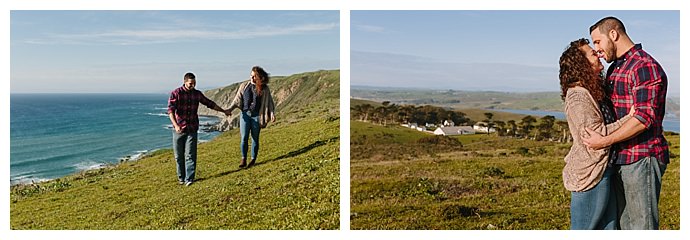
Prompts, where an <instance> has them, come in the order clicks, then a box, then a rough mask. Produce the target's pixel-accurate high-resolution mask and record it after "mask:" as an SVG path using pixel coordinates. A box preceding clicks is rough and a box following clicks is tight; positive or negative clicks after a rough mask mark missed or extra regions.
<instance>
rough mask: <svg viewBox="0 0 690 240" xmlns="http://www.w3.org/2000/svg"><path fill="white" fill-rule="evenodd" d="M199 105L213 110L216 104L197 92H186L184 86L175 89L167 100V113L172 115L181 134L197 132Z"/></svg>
mask: <svg viewBox="0 0 690 240" xmlns="http://www.w3.org/2000/svg"><path fill="white" fill-rule="evenodd" d="M199 103H201V104H204V105H206V106H207V107H208V108H211V109H213V108H214V107H215V106H216V103H215V102H213V101H211V100H209V99H208V98H206V96H204V94H203V93H201V91H199V90H196V89H194V90H191V91H189V90H187V89H185V87H184V86H182V87H179V88H176V89H175V90H173V91H172V92H171V93H170V98H169V99H168V113H174V114H175V119H177V124H178V125H180V128H182V132H187V133H193V132H196V131H198V130H199V115H197V110H198V109H199Z"/></svg>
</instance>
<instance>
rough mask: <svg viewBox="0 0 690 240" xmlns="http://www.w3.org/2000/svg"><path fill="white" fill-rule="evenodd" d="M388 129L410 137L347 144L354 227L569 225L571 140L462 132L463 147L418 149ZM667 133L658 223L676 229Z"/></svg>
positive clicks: (355, 128)
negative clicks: (565, 173)
mask: <svg viewBox="0 0 690 240" xmlns="http://www.w3.org/2000/svg"><path fill="white" fill-rule="evenodd" d="M351 128H352V129H351V138H352V139H357V138H358V137H359V135H358V134H356V133H360V132H366V131H372V132H385V131H391V129H390V128H384V127H381V126H376V125H371V124H368V125H367V124H354V122H352V123H351ZM388 134H392V135H394V136H397V135H401V136H406V137H405V139H407V140H401V141H397V142H396V141H393V140H391V141H388V142H386V143H380V144H370V143H367V144H364V145H361V144H357V143H351V144H350V147H351V153H350V155H351V158H352V159H351V163H350V174H351V175H350V177H351V189H350V195H351V200H350V204H351V205H350V206H351V213H350V220H351V223H350V224H351V228H352V229H568V228H569V225H570V224H569V219H570V216H569V201H570V193H569V192H568V191H567V190H565V188H564V187H563V182H562V178H561V171H562V168H563V157H564V156H565V154H566V153H567V152H568V150H569V148H570V146H569V145H567V144H556V143H551V142H536V141H531V140H520V139H510V138H499V137H497V136H495V135H465V136H458V137H456V138H458V139H459V140H460V142H462V145H463V146H462V147H461V148H443V147H440V146H426V147H424V149H432V150H429V151H420V147H419V146H418V145H419V144H417V143H416V142H415V141H414V139H415V137H414V136H407V135H408V134H410V135H411V134H412V133H407V132H404V133H403V132H402V131H401V133H398V134H397V135H396V133H394V132H389V133H388ZM417 134H418V135H419V136H418V137H419V138H421V137H423V136H425V135H426V134H424V133H417ZM667 139H668V140H669V142H671V151H672V152H673V153H674V154H673V157H672V159H671V161H672V164H671V165H669V167H668V169H667V171H666V174H665V175H664V180H663V187H662V196H661V204H660V213H661V220H660V225H661V229H680V182H679V179H680V172H679V169H680V152H679V151H680V150H679V148H678V147H679V146H680V137H679V136H668V137H667ZM393 145H397V147H393ZM521 148H522V149H527V151H526V152H524V151H521V150H520V149H521ZM356 151H362V152H356Z"/></svg>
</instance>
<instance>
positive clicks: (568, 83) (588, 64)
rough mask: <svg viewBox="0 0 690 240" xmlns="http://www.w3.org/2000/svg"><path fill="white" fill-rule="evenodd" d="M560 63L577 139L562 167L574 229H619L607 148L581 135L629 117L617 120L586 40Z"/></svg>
mask: <svg viewBox="0 0 690 240" xmlns="http://www.w3.org/2000/svg"><path fill="white" fill-rule="evenodd" d="M559 63H560V64H559V65H560V72H559V79H560V84H561V98H562V99H563V101H565V115H566V118H567V120H568V127H569V129H570V133H571V135H572V137H573V145H572V147H571V148H570V152H568V155H566V156H565V167H564V168H563V185H564V186H565V188H566V189H568V190H569V191H571V201H570V225H571V226H570V228H571V229H617V225H618V224H617V220H616V211H617V209H616V201H615V196H614V195H613V194H611V192H612V191H611V186H612V185H611V178H612V176H613V171H612V170H611V169H610V168H609V167H608V159H609V149H608V148H607V149H601V150H592V149H590V148H587V147H586V146H585V145H584V144H583V143H582V139H581V137H585V136H587V132H586V131H585V128H586V127H589V128H591V129H594V130H595V131H597V132H599V133H601V134H602V135H608V134H610V133H611V132H613V131H615V130H616V129H618V128H619V127H620V125H621V123H622V122H624V121H625V120H626V119H627V118H629V115H628V116H626V117H624V118H622V119H620V120H618V121H615V118H614V116H615V115H614V114H613V108H612V105H611V102H610V100H608V98H607V97H606V93H605V90H604V89H603V84H602V83H603V82H602V81H603V78H602V70H603V69H604V66H603V65H602V64H601V62H600V61H599V57H598V55H597V53H596V51H594V50H593V49H592V47H590V46H589V41H588V40H587V39H584V38H582V39H579V40H575V41H572V42H571V43H570V45H569V46H568V47H567V48H566V49H565V51H563V54H562V55H561V58H560V60H559Z"/></svg>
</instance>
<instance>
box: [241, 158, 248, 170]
mask: <svg viewBox="0 0 690 240" xmlns="http://www.w3.org/2000/svg"><path fill="white" fill-rule="evenodd" d="M246 166H247V159H246V158H242V161H241V162H240V168H243V167H246Z"/></svg>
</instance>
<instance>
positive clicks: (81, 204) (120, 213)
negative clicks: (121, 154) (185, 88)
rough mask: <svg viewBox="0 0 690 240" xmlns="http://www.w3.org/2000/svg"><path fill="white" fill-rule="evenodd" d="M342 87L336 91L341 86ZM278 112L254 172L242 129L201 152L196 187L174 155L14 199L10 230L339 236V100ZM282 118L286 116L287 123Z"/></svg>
mask: <svg viewBox="0 0 690 240" xmlns="http://www.w3.org/2000/svg"><path fill="white" fill-rule="evenodd" d="M335 88H336V89H337V88H338V86H337V85H336V86H335ZM313 100H317V101H314V102H313V103H312V104H310V105H308V106H304V107H303V108H302V109H303V110H304V111H302V112H301V113H300V115H299V116H297V115H295V113H288V112H285V113H283V112H279V115H278V122H276V123H275V124H272V125H269V127H268V128H266V129H263V130H262V132H261V150H260V153H259V159H258V161H257V164H256V165H255V166H254V167H252V168H248V169H243V170H241V169H238V165H239V159H240V157H241V156H240V151H239V134H238V131H237V130H232V131H229V132H225V133H223V134H221V135H220V136H218V137H217V138H215V139H214V140H212V141H210V142H207V143H201V144H199V148H198V160H197V173H196V174H197V176H196V178H197V179H196V180H197V181H196V182H195V183H194V184H193V185H191V186H189V187H184V186H180V185H178V184H177V177H176V173H175V162H174V160H173V154H172V151H171V150H170V149H167V150H160V151H157V152H155V153H153V154H152V155H151V156H148V157H145V158H143V159H141V160H139V161H136V162H126V163H122V164H118V165H114V166H111V167H108V168H105V169H99V170H94V171H88V172H83V173H80V174H75V175H72V176H67V177H64V178H61V179H57V180H54V181H50V182H45V183H40V184H36V185H27V186H14V187H12V188H11V192H10V226H11V228H12V229H338V227H339V216H340V211H339V209H340V202H339V199H340V196H339V195H340V186H339V177H340V176H339V168H340V164H339V162H340V159H339V147H340V144H339V142H340V138H339V135H340V132H339V108H338V105H339V99H338V98H337V97H327V98H322V99H313ZM281 114H282V115H281Z"/></svg>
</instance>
